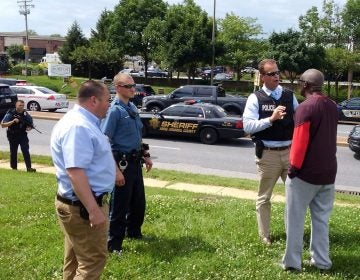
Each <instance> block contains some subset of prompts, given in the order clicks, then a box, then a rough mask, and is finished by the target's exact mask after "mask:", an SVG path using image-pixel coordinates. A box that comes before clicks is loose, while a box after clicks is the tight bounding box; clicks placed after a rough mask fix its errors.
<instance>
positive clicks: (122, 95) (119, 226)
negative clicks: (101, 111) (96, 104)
mask: <svg viewBox="0 0 360 280" xmlns="http://www.w3.org/2000/svg"><path fill="white" fill-rule="evenodd" d="M114 85H115V91H116V97H115V99H114V101H113V102H112V104H111V107H110V109H109V111H108V114H107V116H106V119H105V120H104V122H103V124H102V130H103V132H104V133H105V134H106V135H107V136H108V137H109V139H110V142H111V148H112V151H113V155H114V158H115V161H116V162H117V164H118V166H119V167H120V170H122V175H123V180H122V182H121V184H122V185H115V187H114V190H113V193H112V197H111V203H110V229H109V238H108V249H109V251H110V252H114V253H121V252H122V243H123V240H124V238H125V235H127V236H128V237H130V238H136V239H140V238H142V237H143V235H142V232H141V226H142V224H143V222H144V216H145V190H144V181H143V175H142V168H141V163H142V161H143V162H144V163H145V167H146V171H150V169H151V167H152V161H151V159H150V154H149V152H148V145H144V144H143V143H142V126H143V125H142V122H141V120H140V117H139V114H138V111H137V108H136V106H135V105H134V104H133V103H132V102H130V101H129V99H130V98H133V97H134V94H135V83H134V80H133V78H132V77H131V76H130V75H128V74H125V73H119V74H117V75H116V76H115V77H114Z"/></svg>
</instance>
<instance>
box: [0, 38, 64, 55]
mask: <svg viewBox="0 0 360 280" xmlns="http://www.w3.org/2000/svg"><path fill="white" fill-rule="evenodd" d="M64 42H65V38H64V37H51V36H39V35H30V36H29V42H28V45H29V47H30V54H29V59H30V60H31V61H33V62H40V60H41V58H42V57H43V56H45V54H46V53H54V52H57V51H58V50H59V48H60V47H61V46H62V45H63V44H64ZM25 44H26V34H25V32H0V55H1V54H6V49H7V48H8V47H10V46H11V45H25Z"/></svg>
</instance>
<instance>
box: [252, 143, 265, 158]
mask: <svg viewBox="0 0 360 280" xmlns="http://www.w3.org/2000/svg"><path fill="white" fill-rule="evenodd" d="M254 142H255V155H256V157H257V158H259V159H260V158H262V154H263V151H264V147H265V145H264V143H263V141H261V140H255V141H254Z"/></svg>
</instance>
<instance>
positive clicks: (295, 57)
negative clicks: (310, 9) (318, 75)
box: [268, 29, 325, 82]
mask: <svg viewBox="0 0 360 280" xmlns="http://www.w3.org/2000/svg"><path fill="white" fill-rule="evenodd" d="M269 43H270V51H269V54H268V57H273V58H274V59H276V60H277V62H278V65H279V67H280V69H281V70H282V71H285V73H286V76H287V78H288V79H289V80H290V81H291V82H293V81H294V80H295V79H296V77H297V76H298V74H300V73H302V72H304V71H305V70H307V69H309V68H318V69H321V68H322V66H323V61H324V56H325V53H324V49H323V47H321V46H308V45H307V44H306V42H305V41H304V40H303V39H302V37H301V33H300V32H298V31H294V30H292V29H288V31H287V32H282V33H275V32H274V33H272V34H271V35H270V37H269Z"/></svg>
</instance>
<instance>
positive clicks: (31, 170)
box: [26, 168, 36, 173]
mask: <svg viewBox="0 0 360 280" xmlns="http://www.w3.org/2000/svg"><path fill="white" fill-rule="evenodd" d="M26 171H27V172H33V173H34V172H36V169H35V168H28V169H26Z"/></svg>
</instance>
